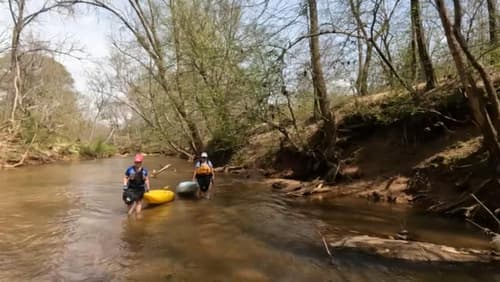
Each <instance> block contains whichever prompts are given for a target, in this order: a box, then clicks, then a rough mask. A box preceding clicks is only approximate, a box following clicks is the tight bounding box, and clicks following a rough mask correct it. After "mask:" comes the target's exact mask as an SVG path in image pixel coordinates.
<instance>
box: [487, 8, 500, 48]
mask: <svg viewBox="0 0 500 282" xmlns="http://www.w3.org/2000/svg"><path fill="white" fill-rule="evenodd" d="M486 2H487V5H488V27H489V34H490V45H491V46H496V44H498V29H497V19H498V16H497V7H496V4H497V1H496V0H486Z"/></svg>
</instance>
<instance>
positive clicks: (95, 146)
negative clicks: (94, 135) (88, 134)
mask: <svg viewBox="0 0 500 282" xmlns="http://www.w3.org/2000/svg"><path fill="white" fill-rule="evenodd" d="M117 151H118V150H117V148H116V147H115V146H113V145H109V144H106V143H104V141H103V140H97V141H93V142H91V143H87V144H81V145H80V147H79V153H80V156H82V157H87V158H107V157H111V156H113V155H115V154H116V153H117Z"/></svg>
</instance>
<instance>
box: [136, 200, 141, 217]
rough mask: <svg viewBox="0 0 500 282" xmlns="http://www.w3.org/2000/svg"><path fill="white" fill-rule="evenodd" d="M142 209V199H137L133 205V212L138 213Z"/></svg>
mask: <svg viewBox="0 0 500 282" xmlns="http://www.w3.org/2000/svg"><path fill="white" fill-rule="evenodd" d="M141 210H142V199H141V200H138V201H137V202H136V205H135V213H136V214H140V213H141Z"/></svg>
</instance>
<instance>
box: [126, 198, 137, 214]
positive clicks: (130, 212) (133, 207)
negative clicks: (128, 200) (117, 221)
mask: <svg viewBox="0 0 500 282" xmlns="http://www.w3.org/2000/svg"><path fill="white" fill-rule="evenodd" d="M135 203H136V202H135V201H134V202H133V203H132V204H131V205H128V215H131V214H132V213H134V210H135V206H136V204H135Z"/></svg>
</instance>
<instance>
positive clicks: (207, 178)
mask: <svg viewBox="0 0 500 282" xmlns="http://www.w3.org/2000/svg"><path fill="white" fill-rule="evenodd" d="M196 181H197V182H198V185H199V186H200V190H201V191H202V192H207V191H208V188H210V182H212V175H210V174H208V175H196Z"/></svg>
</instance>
